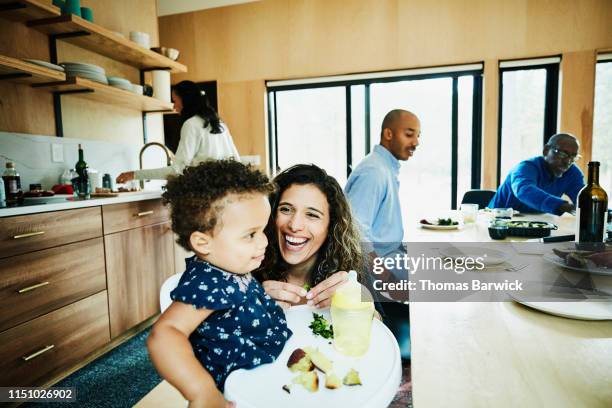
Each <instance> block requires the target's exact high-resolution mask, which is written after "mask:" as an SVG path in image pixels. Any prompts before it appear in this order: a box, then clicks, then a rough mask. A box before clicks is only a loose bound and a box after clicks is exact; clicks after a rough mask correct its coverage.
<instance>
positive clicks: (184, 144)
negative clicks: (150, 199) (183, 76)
mask: <svg viewBox="0 0 612 408" xmlns="http://www.w3.org/2000/svg"><path fill="white" fill-rule="evenodd" d="M172 102H174V109H175V110H176V111H177V112H178V113H179V114H180V115H181V119H182V120H183V126H182V127H181V137H180V140H179V144H178V148H177V149H176V159H175V160H174V164H172V165H171V166H168V167H160V168H157V169H146V170H133V171H128V172H124V173H121V174H120V175H119V176H117V183H126V182H128V181H130V180H134V179H136V180H153V179H156V180H163V179H166V178H168V176H171V175H175V174H181V173H182V172H183V169H184V168H185V167H186V166H189V165H197V164H198V163H200V162H203V161H206V160H208V159H227V158H230V157H233V158H234V159H235V160H240V156H239V155H238V151H237V150H236V146H234V142H233V140H232V135H231V134H230V132H229V129H228V128H227V126H226V125H225V123H223V122H222V121H221V118H219V115H218V114H217V112H215V110H214V109H213V108H212V107H211V106H210V104H209V103H208V100H207V99H206V97H205V96H204V95H203V94H202V92H201V91H200V89H199V88H198V86H197V85H196V84H195V83H193V82H191V81H182V82H179V83H178V84H176V85H174V87H173V88H172Z"/></svg>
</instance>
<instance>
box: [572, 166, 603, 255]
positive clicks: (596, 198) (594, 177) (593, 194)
mask: <svg viewBox="0 0 612 408" xmlns="http://www.w3.org/2000/svg"><path fill="white" fill-rule="evenodd" d="M607 212H608V195H607V194H606V192H605V191H604V189H603V188H601V186H600V185H599V162H589V175H588V183H587V185H586V186H584V187H583V188H582V190H580V193H578V199H577V206H576V242H577V243H578V247H579V248H588V247H591V248H593V249H597V248H599V247H603V241H604V233H605V228H606V215H607Z"/></svg>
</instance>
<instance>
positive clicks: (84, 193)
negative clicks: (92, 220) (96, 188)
mask: <svg viewBox="0 0 612 408" xmlns="http://www.w3.org/2000/svg"><path fill="white" fill-rule="evenodd" d="M74 169H75V170H76V172H77V174H78V175H79V177H78V181H77V189H78V191H79V198H83V199H87V198H90V193H91V191H90V187H89V175H88V174H87V163H86V162H85V160H84V159H83V148H82V147H81V144H79V161H78V162H76V164H75V166H74Z"/></svg>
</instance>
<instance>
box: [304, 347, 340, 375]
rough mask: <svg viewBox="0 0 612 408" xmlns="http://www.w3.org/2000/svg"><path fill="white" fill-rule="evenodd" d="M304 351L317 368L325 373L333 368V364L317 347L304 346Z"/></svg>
mask: <svg viewBox="0 0 612 408" xmlns="http://www.w3.org/2000/svg"><path fill="white" fill-rule="evenodd" d="M304 351H306V354H307V355H308V357H310V360H311V361H312V363H313V364H314V365H315V367H316V368H317V369H319V370H320V371H322V372H324V373H325V374H327V373H328V372H330V371H332V370H333V368H334V367H333V364H332V362H331V360H330V359H329V358H327V357H326V356H325V354H323V353H321V352H320V351H319V350H318V349H316V348H313V347H304Z"/></svg>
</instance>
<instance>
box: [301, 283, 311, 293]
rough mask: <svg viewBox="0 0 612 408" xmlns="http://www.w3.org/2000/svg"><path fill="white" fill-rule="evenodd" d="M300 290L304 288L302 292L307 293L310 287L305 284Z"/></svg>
mask: <svg viewBox="0 0 612 408" xmlns="http://www.w3.org/2000/svg"><path fill="white" fill-rule="evenodd" d="M302 288H304V290H305V291H306V292H308V291H309V290H310V285H309V284H307V283H305V284H304V286H302Z"/></svg>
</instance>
